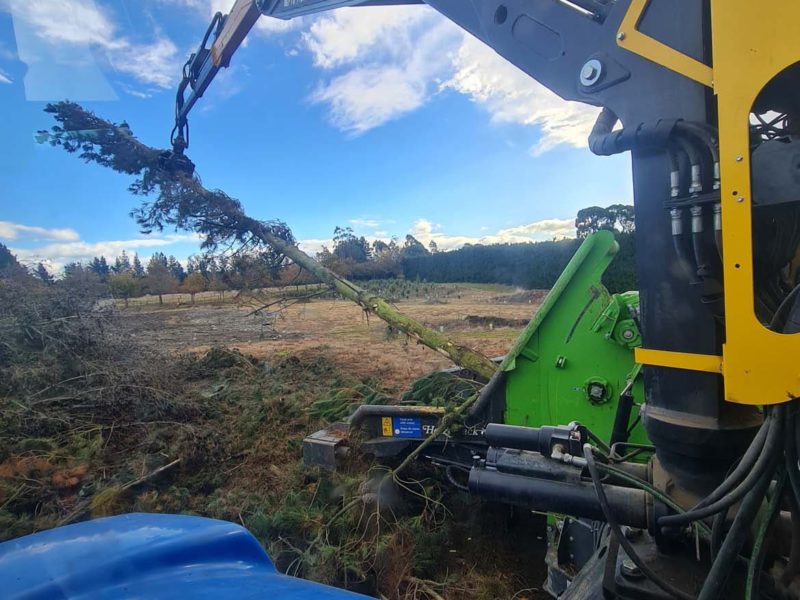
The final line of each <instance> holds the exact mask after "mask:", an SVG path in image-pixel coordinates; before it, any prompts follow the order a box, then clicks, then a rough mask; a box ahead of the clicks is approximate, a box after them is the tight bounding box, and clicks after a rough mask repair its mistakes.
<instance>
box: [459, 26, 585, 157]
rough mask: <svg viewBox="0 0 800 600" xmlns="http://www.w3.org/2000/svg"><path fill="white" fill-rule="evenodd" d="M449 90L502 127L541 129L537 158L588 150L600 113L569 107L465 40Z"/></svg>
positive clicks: (486, 50)
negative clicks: (564, 148) (568, 149)
mask: <svg viewBox="0 0 800 600" xmlns="http://www.w3.org/2000/svg"><path fill="white" fill-rule="evenodd" d="M454 65H455V74H454V75H453V77H452V78H451V79H450V80H449V81H448V82H447V83H446V84H445V85H446V87H449V88H452V89H454V90H457V91H459V92H461V93H463V94H466V95H468V96H469V97H470V98H471V99H472V100H474V101H475V102H477V103H478V104H480V105H482V106H483V107H484V108H485V109H486V110H487V111H488V112H489V114H490V115H491V116H492V119H493V120H495V121H497V122H500V123H519V124H522V125H534V126H538V127H541V131H542V137H541V139H540V140H539V141H538V142H537V143H536V144H535V145H534V146H533V147H532V148H531V153H532V154H533V155H534V156H537V155H539V154H541V153H542V152H546V151H547V150H550V149H551V148H553V147H555V146H557V145H559V144H567V145H570V146H577V147H585V146H586V139H587V137H588V135H589V131H590V130H591V128H592V125H593V124H594V121H595V119H596V118H597V113H598V110H599V109H597V108H594V107H591V106H588V105H585V104H580V103H577V102H566V101H564V100H562V99H561V98H559V97H558V96H556V95H555V94H554V93H553V92H551V91H550V90H548V89H547V88H546V87H544V86H543V85H541V84H540V83H537V82H536V81H535V80H534V79H533V78H531V77H529V76H528V75H527V74H525V73H524V72H522V71H520V70H519V69H518V68H517V67H515V66H514V65H512V64H511V63H509V62H508V61H507V60H505V59H504V58H502V57H501V56H500V55H498V54H497V53H496V52H494V50H492V49H491V48H489V47H488V46H486V44H484V43H483V42H481V41H479V40H478V39H476V38H474V37H472V36H468V35H465V36H464V39H463V42H462V44H461V47H460V48H459V50H458V53H457V54H456V58H455V62H454Z"/></svg>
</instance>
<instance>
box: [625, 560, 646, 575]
mask: <svg viewBox="0 0 800 600" xmlns="http://www.w3.org/2000/svg"><path fill="white" fill-rule="evenodd" d="M622 574H623V575H625V576H627V577H632V578H635V579H638V578H640V577H641V576H642V572H641V571H640V570H639V567H637V566H636V563H634V562H633V561H632V560H631V559H630V558H626V559H624V560H623V561H622Z"/></svg>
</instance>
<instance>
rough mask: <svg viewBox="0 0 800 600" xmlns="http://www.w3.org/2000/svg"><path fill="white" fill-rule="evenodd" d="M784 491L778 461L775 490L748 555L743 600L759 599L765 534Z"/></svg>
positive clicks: (778, 509)
mask: <svg viewBox="0 0 800 600" xmlns="http://www.w3.org/2000/svg"><path fill="white" fill-rule="evenodd" d="M785 490H786V472H785V470H784V469H783V465H782V464H780V461H778V475H777V477H776V484H775V489H774V490H773V491H772V497H771V498H770V500H769V504H768V506H767V511H766V513H767V514H766V515H764V518H763V520H762V521H761V523H760V524H759V526H758V529H757V531H756V535H755V539H754V540H753V551H752V552H751V553H750V561H749V563H748V565H747V579H746V582H745V592H744V597H745V600H757V599H758V598H761V570H762V569H763V568H764V555H765V554H766V550H767V533H768V531H769V528H770V526H771V525H772V522H773V521H774V520H775V518H776V517H777V516H778V513H780V505H781V500H782V498H783V493H784V491H785Z"/></svg>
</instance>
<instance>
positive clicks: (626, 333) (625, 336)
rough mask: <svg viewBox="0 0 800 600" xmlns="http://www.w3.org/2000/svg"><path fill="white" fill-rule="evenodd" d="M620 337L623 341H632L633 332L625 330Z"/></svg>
mask: <svg viewBox="0 0 800 600" xmlns="http://www.w3.org/2000/svg"><path fill="white" fill-rule="evenodd" d="M622 337H623V339H626V340H630V339H633V331H631V330H630V329H625V330H624V331H623V332H622Z"/></svg>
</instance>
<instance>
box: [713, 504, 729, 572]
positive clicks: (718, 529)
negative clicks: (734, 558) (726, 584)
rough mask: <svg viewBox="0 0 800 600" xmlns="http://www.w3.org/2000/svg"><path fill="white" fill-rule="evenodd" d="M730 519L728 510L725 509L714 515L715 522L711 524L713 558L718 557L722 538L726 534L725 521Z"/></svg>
mask: <svg viewBox="0 0 800 600" xmlns="http://www.w3.org/2000/svg"><path fill="white" fill-rule="evenodd" d="M727 520H728V510H727V509H725V510H723V511H721V512H718V513H717V514H716V515H714V522H713V523H712V525H711V560H714V559H715V558H717V554H719V547H720V545H721V544H722V538H723V537H724V535H725V522H726V521H727Z"/></svg>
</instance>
